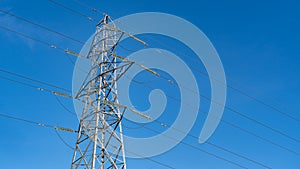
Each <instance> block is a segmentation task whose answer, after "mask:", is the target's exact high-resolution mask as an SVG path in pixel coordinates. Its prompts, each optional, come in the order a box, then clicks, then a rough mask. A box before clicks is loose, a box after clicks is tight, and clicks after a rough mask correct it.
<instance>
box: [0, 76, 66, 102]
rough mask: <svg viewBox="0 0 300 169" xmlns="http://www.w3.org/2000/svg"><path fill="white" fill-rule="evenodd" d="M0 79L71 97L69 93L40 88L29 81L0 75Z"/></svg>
mask: <svg viewBox="0 0 300 169" xmlns="http://www.w3.org/2000/svg"><path fill="white" fill-rule="evenodd" d="M0 79H3V80H7V81H11V82H14V83H18V84H21V85H24V86H28V87H31V88H34V89H36V90H39V91H44V92H48V93H50V94H52V95H56V96H61V97H65V98H72V96H71V95H69V94H65V93H61V92H58V91H53V90H49V89H46V88H42V87H39V86H35V85H32V84H29V83H25V82H21V81H18V80H15V79H11V78H7V77H4V76H0Z"/></svg>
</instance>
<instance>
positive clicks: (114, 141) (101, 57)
mask: <svg viewBox="0 0 300 169" xmlns="http://www.w3.org/2000/svg"><path fill="white" fill-rule="evenodd" d="M114 28H116V27H115V25H114V24H113V22H112V21H111V20H110V19H109V16H107V15H104V18H103V20H102V21H101V22H99V24H98V25H97V26H96V33H95V35H94V38H93V42H92V45H91V46H90V50H89V53H88V55H87V59H90V60H91V61H92V64H91V68H90V70H87V71H89V73H88V75H87V78H86V79H85V81H84V82H83V84H82V87H81V89H80V91H79V92H78V94H77V96H76V99H78V100H80V101H82V102H83V104H84V108H83V111H82V114H81V119H80V124H79V130H78V137H77V141H76V146H75V150H74V154H73V159H72V164H71V169H77V168H85V169H111V168H112V169H126V162H125V152H124V143H123V136H122V125H121V120H122V117H123V114H124V112H125V109H126V108H125V107H122V106H120V105H119V103H118V92H117V84H116V82H117V80H118V79H119V78H120V77H121V76H122V75H123V74H124V73H125V72H126V70H128V69H129V68H130V66H132V64H133V62H130V61H128V60H127V61H126V60H125V61H124V60H123V61H122V62H121V60H120V59H118V58H117V57H116V56H117V55H116V54H115V48H116V46H117V44H118V42H119V40H120V39H121V37H122V36H123V34H124V33H123V32H120V31H118V30H117V29H114Z"/></svg>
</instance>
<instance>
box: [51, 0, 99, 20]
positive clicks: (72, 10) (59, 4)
mask: <svg viewBox="0 0 300 169" xmlns="http://www.w3.org/2000/svg"><path fill="white" fill-rule="evenodd" d="M48 1H49V2H51V3H53V4H55V5H57V6H60V7H62V8H64V9H66V10H68V11H71V12H73V13H76V14H77V15H80V16H82V17H85V18H86V19H88V20H89V21H94V22H96V20H95V19H94V18H91V17H89V16H87V15H85V14H83V13H81V12H79V11H76V10H74V9H72V8H70V7H68V6H66V5H63V4H61V3H59V2H56V1H53V0H48Z"/></svg>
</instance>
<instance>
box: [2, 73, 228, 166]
mask: <svg viewBox="0 0 300 169" xmlns="http://www.w3.org/2000/svg"><path fill="white" fill-rule="evenodd" d="M0 78H2V77H1V76H0ZM3 79H6V80H11V79H7V78H3ZM13 82H16V83H19V84H22V85H25V86H29V87H33V88H36V89H38V87H37V86H33V85H30V84H27V83H23V82H19V81H16V80H14V81H13ZM41 91H48V92H50V93H52V94H54V92H52V91H51V90H48V89H44V90H41ZM54 95H55V94H54ZM64 95H66V94H61V95H58V96H62V97H64ZM67 98H69V97H67ZM114 106H115V105H114ZM121 106H122V105H121ZM123 107H124V106H123ZM124 108H127V107H124ZM32 123H34V124H40V123H36V122H32ZM41 125H42V126H43V124H41ZM47 126H49V127H52V128H55V129H56V130H62V131H67V132H72V130H70V129H68V128H63V127H58V126H50V125H47ZM233 163H234V162H233Z"/></svg>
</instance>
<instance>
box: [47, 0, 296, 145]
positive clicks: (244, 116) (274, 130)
mask: <svg viewBox="0 0 300 169" xmlns="http://www.w3.org/2000/svg"><path fill="white" fill-rule="evenodd" d="M49 1H51V2H53V3H54V2H55V1H53V0H49ZM55 4H59V3H57V2H55ZM59 6H61V7H63V8H66V6H64V5H62V4H60V5H59ZM66 9H68V8H66ZM69 9H70V8H69ZM72 12H73V13H76V10H74V9H72ZM85 16H86V15H85ZM89 18H90V17H89ZM91 21H95V20H94V19H91ZM147 46H149V44H147ZM149 47H151V46H149ZM157 53H159V54H163V53H162V52H157ZM206 75H207V74H206ZM157 77H161V78H162V79H165V80H167V82H169V83H171V84H175V85H177V86H180V87H182V88H183V89H186V90H188V91H190V92H193V93H196V94H197V95H199V96H200V97H203V98H204V99H206V100H209V101H211V102H214V103H216V104H218V105H221V106H223V107H224V108H225V109H227V110H229V111H231V112H233V113H235V114H237V115H239V116H241V117H243V118H246V119H248V120H250V121H252V122H254V123H256V124H259V125H260V126H263V127H265V128H267V129H269V130H271V131H273V132H275V133H277V134H280V135H282V136H284V137H286V138H289V139H291V140H293V141H296V142H300V140H299V139H297V138H294V137H292V136H289V135H288V134H285V133H283V132H281V131H279V130H277V129H274V128H273V127H270V126H268V125H266V124H264V123H262V122H260V121H258V120H255V119H254V118H251V117H249V116H247V115H245V114H243V113H241V112H240V111H237V110H235V109H233V108H231V107H229V106H226V105H224V104H221V103H218V102H216V101H214V100H212V99H211V98H209V97H207V96H205V95H201V94H200V93H198V92H195V91H192V90H190V89H189V88H187V87H185V86H182V85H179V84H177V83H176V82H173V81H170V79H168V78H166V77H164V76H157ZM231 88H233V87H231ZM236 91H238V90H236ZM241 94H243V93H241ZM253 98H254V97H253ZM258 100H259V99H256V101H258ZM260 103H262V101H261V102H260ZM266 105H268V104H265V106H266ZM268 107H269V108H272V106H271V105H269V106H268ZM273 110H275V111H276V110H279V109H275V107H273ZM277 112H278V111H277ZM279 113H281V114H283V115H285V116H287V117H289V118H291V119H293V120H295V121H297V122H300V120H299V119H297V118H295V117H293V116H291V115H289V114H287V113H285V112H282V111H280V112H279Z"/></svg>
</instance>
